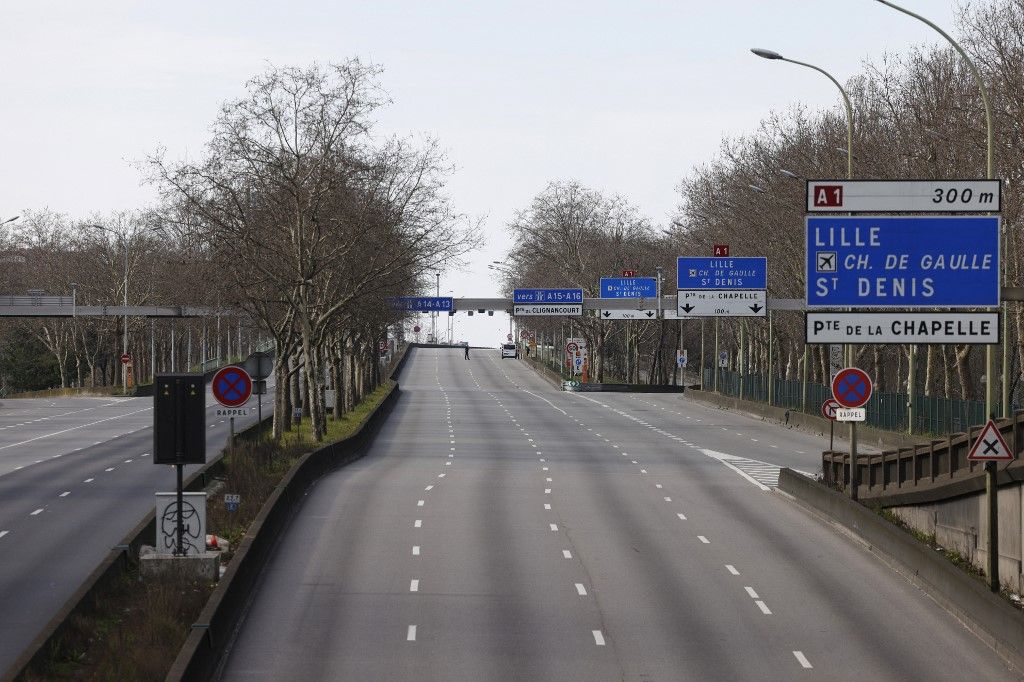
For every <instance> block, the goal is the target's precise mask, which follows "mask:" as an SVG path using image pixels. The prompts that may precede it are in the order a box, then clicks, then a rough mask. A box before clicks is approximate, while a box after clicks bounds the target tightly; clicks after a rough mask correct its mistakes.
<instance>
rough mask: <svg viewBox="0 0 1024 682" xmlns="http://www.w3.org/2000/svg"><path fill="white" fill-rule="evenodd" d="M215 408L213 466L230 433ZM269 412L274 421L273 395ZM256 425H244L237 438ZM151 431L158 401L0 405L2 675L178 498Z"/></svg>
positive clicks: (240, 422) (210, 432)
mask: <svg viewBox="0 0 1024 682" xmlns="http://www.w3.org/2000/svg"><path fill="white" fill-rule="evenodd" d="M206 404H207V406H208V407H207V415H208V420H209V421H208V428H207V439H206V447H207V461H210V460H212V459H214V458H216V457H218V456H219V454H220V451H221V449H222V448H223V447H224V444H225V443H226V441H227V437H228V433H229V429H230V425H229V423H228V421H227V419H226V418H221V417H215V416H213V415H214V409H215V407H214V406H215V402H214V400H213V398H212V396H211V395H210V391H209V389H207V398H206ZM250 406H251V407H253V408H255V399H253V400H252V401H251V402H250ZM263 409H264V415H267V414H272V412H273V396H272V394H271V395H267V396H264V405H263ZM253 412H255V409H253ZM253 422H255V416H252V417H248V418H237V419H236V420H235V424H236V429H240V428H242V427H243V426H244V425H246V424H250V423H253ZM152 425H153V399H152V398H109V397H105V398H56V399H23V400H4V401H3V402H2V404H0V612H2V614H3V616H2V617H0V671H3V670H4V669H6V668H7V667H8V666H9V665H10V664H11V663H12V662H13V661H14V660H15V658H17V656H18V655H19V654H20V653H21V651H22V649H24V647H25V646H27V645H28V644H29V643H30V642H31V641H32V640H33V639H34V638H35V636H36V635H37V634H38V633H39V631H40V630H41V629H42V628H43V627H44V626H45V625H46V623H47V622H48V621H49V620H50V619H51V618H52V617H53V616H54V615H55V614H56V613H57V611H58V610H59V609H60V607H61V606H62V605H63V604H64V602H65V601H66V600H67V599H68V598H69V597H70V596H71V595H72V594H73V593H74V592H75V590H76V589H78V587H79V585H81V583H82V581H83V580H85V578H86V577H88V575H89V574H90V573H91V572H92V571H93V569H95V568H96V566H97V564H99V562H100V561H101V560H102V559H103V558H104V557H105V556H106V555H107V553H108V552H109V551H110V549H111V547H113V546H114V545H116V544H117V543H119V542H120V541H121V540H122V539H123V538H124V537H125V535H126V534H127V533H128V532H129V531H130V530H131V529H132V528H133V527H134V526H135V525H136V524H137V523H138V522H139V521H140V520H141V519H142V517H143V516H145V514H146V513H147V512H149V511H150V510H152V509H153V506H154V504H155V498H154V493H156V492H158V491H169V490H173V489H174V484H175V477H174V470H173V468H172V467H164V466H154V465H153V463H152V461H151V460H150V456H151V452H152V448H153V431H152ZM196 468H198V467H197V466H192V467H186V470H185V471H186V475H187V474H188V473H190V472H191V471H194V470H195V469H196Z"/></svg>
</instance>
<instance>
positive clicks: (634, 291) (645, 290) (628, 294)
mask: <svg viewBox="0 0 1024 682" xmlns="http://www.w3.org/2000/svg"><path fill="white" fill-rule="evenodd" d="M657 295H658V280H656V279H654V278H653V277H602V278H601V298H655V297H657Z"/></svg>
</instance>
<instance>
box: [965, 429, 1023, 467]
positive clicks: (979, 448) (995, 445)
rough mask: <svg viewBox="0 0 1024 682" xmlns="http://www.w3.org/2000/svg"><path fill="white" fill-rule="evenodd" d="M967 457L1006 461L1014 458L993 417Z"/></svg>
mask: <svg viewBox="0 0 1024 682" xmlns="http://www.w3.org/2000/svg"><path fill="white" fill-rule="evenodd" d="M967 459H968V460H970V461H972V462H1006V461H1009V460H1011V459H1013V451H1012V450H1011V449H1010V446H1008V445H1007V444H1006V440H1005V439H1004V438H1003V434H1001V433H999V427H997V426H996V423H995V422H994V421H992V420H991V419H989V420H988V423H987V424H985V428H984V429H982V431H981V435H980V436H978V440H976V441H974V445H973V446H971V451H970V452H969V453H967Z"/></svg>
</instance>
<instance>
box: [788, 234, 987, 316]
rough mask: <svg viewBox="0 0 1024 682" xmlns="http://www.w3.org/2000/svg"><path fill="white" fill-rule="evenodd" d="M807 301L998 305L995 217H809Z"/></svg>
mask: <svg viewBox="0 0 1024 682" xmlns="http://www.w3.org/2000/svg"><path fill="white" fill-rule="evenodd" d="M806 238H807V261H806V268H807V280H806V281H807V305H808V306H830V307H852V308H858V307H870V308H884V307H894V306H898V307H909V308H913V307H944V308H956V307H991V306H997V305H999V218H998V217H996V216H991V217H990V216H942V217H939V216H831V217H817V216H815V217H808V218H807V235H806Z"/></svg>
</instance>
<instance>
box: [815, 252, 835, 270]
mask: <svg viewBox="0 0 1024 682" xmlns="http://www.w3.org/2000/svg"><path fill="white" fill-rule="evenodd" d="M816 255H817V266H816V269H817V271H818V272H835V271H836V252H835V251H818V253H817V254H816Z"/></svg>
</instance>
